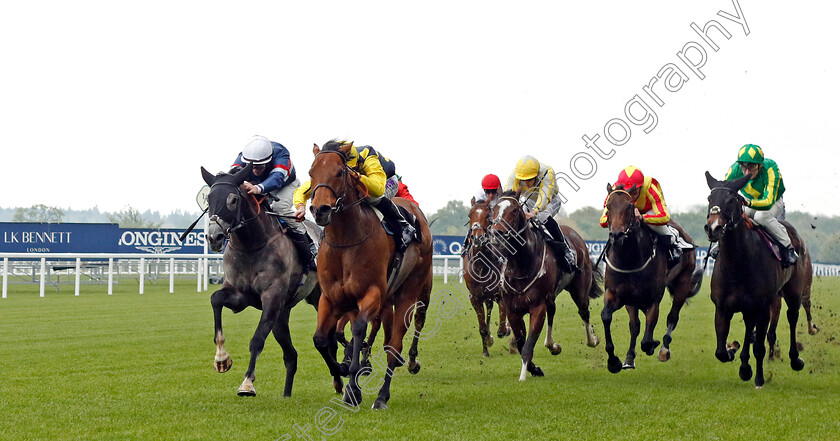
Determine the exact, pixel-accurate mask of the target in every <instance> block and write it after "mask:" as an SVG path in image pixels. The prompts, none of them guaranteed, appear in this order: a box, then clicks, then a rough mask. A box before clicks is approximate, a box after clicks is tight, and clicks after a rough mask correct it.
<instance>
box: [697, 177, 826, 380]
mask: <svg viewBox="0 0 840 441" xmlns="http://www.w3.org/2000/svg"><path fill="white" fill-rule="evenodd" d="M749 179H750V177H749V176H744V177H743V178H741V179H737V180H734V181H718V180H716V179H715V178H713V177H712V175H711V174H709V172H706V183H707V184H708V185H709V188H710V189H711V193H710V194H709V211H708V216H707V219H706V226H705V229H706V234H707V235H708V236H709V240H710V241H712V242H719V243H720V252H719V254H718V257H717V259H716V261H715V268H714V271H713V272H712V301H713V302H714V304H715V331H716V333H717V350H716V351H715V356H716V357H717V358H718V360H720V361H722V362H730V361H733V360H735V352H736V351H737V350H738V348H739V346H740V345H739V344H738V342H733V343H731V344H727V343H726V339H727V337H728V336H729V324H730V321H731V320H732V316H733V315H734V314H735V313H736V312H740V313H741V314H742V315H743V317H744V327H745V334H744V346H743V348H742V349H741V368H740V369H739V371H738V375H739V376H740V377H741V379H742V380H744V381H748V380H749V379H750V378H751V377H752V368H751V367H750V364H749V361H750V344H751V343H752V345H753V355H755V386H756V387H757V388H760V387H762V386H764V355H765V352H766V348H765V346H764V341H765V338H766V337H767V328H768V325H769V323H770V307H771V305H772V304H773V302H774V301H775V299H776V297H777V296H779V295H781V296H782V297H783V298H784V300H785V303H787V306H788V309H787V318H788V323H789V324H790V351H789V352H788V355H789V356H790V367H791V368H793V370H795V371H799V370H802V368H803V367H804V366H805V362H804V361H802V359H801V358H799V348H798V347H797V343H796V323H797V320H798V319H799V307H800V305H801V304H802V299H803V297H809V298H810V291H811V256H810V254H809V253H808V247H806V246H805V242H803V241H802V240H801V238H800V237H799V234H797V232H796V230H795V229H794V228H793V227H792V226H791V225H790V224H788V223H787V222H782V224H783V225H784V226H785V228H786V229H787V232H788V234H789V235H790V240H791V242H792V244H793V247H794V249H795V250H796V252H797V253H798V254H799V259H798V261H797V263H796V264H795V265H793V266H791V267H788V268H782V265H781V262H779V261H778V260H777V259H776V258H775V256H774V255H773V254H772V253H771V252H770V250H769V249H768V247H767V245H766V244H765V242H764V239H763V238H762V237H761V236H760V235H759V233H758V232H757V231H755V226H754V224H753V222H752V221H751V220H749V219H748V218H747V217H746V216H745V215H744V211H743V207H744V198H743V197H742V196H741V195H740V194H738V191H739V190H740V189H741V188H743V186H744V185H746V183H747V182H748V181H749Z"/></svg>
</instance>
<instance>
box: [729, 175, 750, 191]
mask: <svg viewBox="0 0 840 441" xmlns="http://www.w3.org/2000/svg"><path fill="white" fill-rule="evenodd" d="M750 179H752V178H751V177H750V176H749V175H747V176H742V177H740V178H738V179H736V180H734V181H726V186H727V187H728V188H731V189H733V190H740V189H742V188H744V186H745V185H747V182H750Z"/></svg>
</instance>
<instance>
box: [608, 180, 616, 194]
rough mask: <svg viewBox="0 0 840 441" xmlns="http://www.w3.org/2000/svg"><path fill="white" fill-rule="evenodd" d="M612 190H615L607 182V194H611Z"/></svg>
mask: <svg viewBox="0 0 840 441" xmlns="http://www.w3.org/2000/svg"><path fill="white" fill-rule="evenodd" d="M613 190H615V188H614V187H613V186H612V184H610V183H609V182H607V194H610V193H612V192H613Z"/></svg>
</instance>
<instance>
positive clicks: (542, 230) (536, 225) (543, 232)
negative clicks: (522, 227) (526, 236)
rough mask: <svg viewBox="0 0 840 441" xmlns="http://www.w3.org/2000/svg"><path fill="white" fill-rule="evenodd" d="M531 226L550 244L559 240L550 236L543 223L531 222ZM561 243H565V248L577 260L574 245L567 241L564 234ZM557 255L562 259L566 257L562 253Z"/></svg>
mask: <svg viewBox="0 0 840 441" xmlns="http://www.w3.org/2000/svg"><path fill="white" fill-rule="evenodd" d="M531 228H533V229H534V231H536V232H537V234H539V235H541V236H542V237H543V239H545V242H546V243H547V244H549V245H551V244H552V242H559V241H557V239H555V238H553V237H551V234H550V233H549V232H548V229H547V228H546V227H545V225H543V224H539V223H537V222H531ZM563 243H565V244H566V248H567V249H568V250H570V251H571V253H572V256H574V261H575V262H577V257H578V256H577V251H575V247H574V246H572V243H571V242H569V238H568V237H566V235H565V234H564V235H563ZM551 248H554V247H553V246H552V247H551ZM555 251H557V250H555ZM557 257H558V258H560V259H564V260H565V258H566V257H565V256H563V255H558V256H557Z"/></svg>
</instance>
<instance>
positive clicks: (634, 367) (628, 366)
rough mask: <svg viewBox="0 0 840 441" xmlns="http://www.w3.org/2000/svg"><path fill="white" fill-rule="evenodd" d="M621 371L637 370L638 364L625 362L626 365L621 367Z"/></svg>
mask: <svg viewBox="0 0 840 441" xmlns="http://www.w3.org/2000/svg"><path fill="white" fill-rule="evenodd" d="M621 369H636V362H635V361H625V362H624V364H622V365H621Z"/></svg>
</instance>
